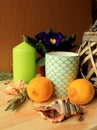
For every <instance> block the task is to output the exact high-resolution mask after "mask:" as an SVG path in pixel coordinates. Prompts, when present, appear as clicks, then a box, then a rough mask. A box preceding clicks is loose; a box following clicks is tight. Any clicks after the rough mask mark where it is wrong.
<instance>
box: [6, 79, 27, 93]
mask: <svg viewBox="0 0 97 130" xmlns="http://www.w3.org/2000/svg"><path fill="white" fill-rule="evenodd" d="M26 87H27V84H26V83H25V82H24V81H23V80H19V81H16V82H12V83H11V84H10V85H9V86H8V87H7V88H6V89H5V92H6V93H7V94H9V95H17V94H18V93H20V92H21V89H22V88H26Z"/></svg>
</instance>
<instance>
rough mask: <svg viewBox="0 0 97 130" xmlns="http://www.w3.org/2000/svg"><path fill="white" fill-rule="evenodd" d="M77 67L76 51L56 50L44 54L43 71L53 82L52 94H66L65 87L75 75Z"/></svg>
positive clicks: (59, 95)
mask: <svg viewBox="0 0 97 130" xmlns="http://www.w3.org/2000/svg"><path fill="white" fill-rule="evenodd" d="M78 69H79V54H78V53H73V52H58V51H56V52H49V53H47V54H46V57H45V73H46V77H47V78H48V79H50V80H51V81H52V83H53V84H54V96H57V97H66V96H67V87H68V85H69V83H70V82H71V81H72V80H74V79H75V78H76V77H77V75H78Z"/></svg>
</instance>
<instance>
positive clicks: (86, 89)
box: [67, 78, 95, 105]
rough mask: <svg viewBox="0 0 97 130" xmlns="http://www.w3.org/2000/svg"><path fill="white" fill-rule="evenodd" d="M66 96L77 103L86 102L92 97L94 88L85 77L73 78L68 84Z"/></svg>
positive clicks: (82, 103) (83, 103)
mask: <svg viewBox="0 0 97 130" xmlns="http://www.w3.org/2000/svg"><path fill="white" fill-rule="evenodd" d="M67 93H68V98H69V99H70V101H71V102H72V103H75V104H77V105H85V104H88V103H89V102H90V101H91V100H92V99H93V97H94V93H95V89H94V86H93V84H92V83H91V82H90V81H88V80H87V79H83V78H81V79H76V80H73V81H72V82H71V83H70V84H69V86H68V91H67Z"/></svg>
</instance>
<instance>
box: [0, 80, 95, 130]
mask: <svg viewBox="0 0 97 130" xmlns="http://www.w3.org/2000/svg"><path fill="white" fill-rule="evenodd" d="M7 82H8V80H5V81H0V130H71V129H74V130H97V97H95V98H94V100H93V101H92V102H91V103H90V104H88V105H86V106H84V110H85V114H84V120H83V121H82V122H80V121H78V119H77V117H75V116H74V117H71V118H69V119H68V120H65V121H63V122H61V123H51V122H48V121H46V120H44V119H43V118H42V117H41V116H40V115H39V114H38V113H36V112H35V111H34V108H35V107H37V106H41V105H47V104H49V103H50V102H51V101H53V100H55V99H53V98H52V99H51V100H49V101H48V102H45V103H35V102H31V101H30V100H29V101H27V102H26V103H25V104H24V105H23V106H22V107H21V108H20V109H19V110H18V111H15V112H12V111H5V108H6V106H7V101H8V100H9V99H11V98H12V97H11V96H9V95H7V94H5V92H4V89H5V88H6V87H7V86H8V84H6V83H7Z"/></svg>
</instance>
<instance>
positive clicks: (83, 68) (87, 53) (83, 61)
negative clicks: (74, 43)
mask: <svg viewBox="0 0 97 130" xmlns="http://www.w3.org/2000/svg"><path fill="white" fill-rule="evenodd" d="M78 53H79V54H80V74H81V75H82V77H83V78H86V79H88V80H90V81H91V82H93V83H94V85H95V87H97V32H85V33H84V35H83V43H82V44H81V45H80V48H79V50H78Z"/></svg>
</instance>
